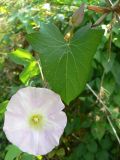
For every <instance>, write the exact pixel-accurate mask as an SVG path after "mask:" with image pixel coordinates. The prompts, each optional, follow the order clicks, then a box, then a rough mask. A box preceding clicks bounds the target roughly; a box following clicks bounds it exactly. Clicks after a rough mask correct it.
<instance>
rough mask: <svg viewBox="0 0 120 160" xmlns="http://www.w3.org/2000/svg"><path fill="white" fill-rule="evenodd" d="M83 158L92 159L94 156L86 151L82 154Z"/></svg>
mask: <svg viewBox="0 0 120 160" xmlns="http://www.w3.org/2000/svg"><path fill="white" fill-rule="evenodd" d="M84 159H85V160H94V159H95V157H94V154H93V153H91V152H88V153H86V154H85V155H84Z"/></svg>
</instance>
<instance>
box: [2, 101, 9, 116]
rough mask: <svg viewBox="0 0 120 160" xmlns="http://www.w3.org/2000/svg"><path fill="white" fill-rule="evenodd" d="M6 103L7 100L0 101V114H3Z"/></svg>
mask: <svg viewBox="0 0 120 160" xmlns="http://www.w3.org/2000/svg"><path fill="white" fill-rule="evenodd" d="M7 104H8V101H7V100H6V101H4V102H2V103H0V114H3V113H4V112H5V110H6V106H7Z"/></svg>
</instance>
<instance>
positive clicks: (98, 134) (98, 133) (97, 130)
mask: <svg viewBox="0 0 120 160" xmlns="http://www.w3.org/2000/svg"><path fill="white" fill-rule="evenodd" d="M105 126H106V123H105V122H104V121H97V122H95V123H94V124H93V125H92V127H91V133H92V135H93V137H94V138H96V139H99V140H101V139H102V137H103V136H104V134H105Z"/></svg>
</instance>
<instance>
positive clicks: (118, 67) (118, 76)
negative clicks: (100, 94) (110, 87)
mask: <svg viewBox="0 0 120 160" xmlns="http://www.w3.org/2000/svg"><path fill="white" fill-rule="evenodd" d="M112 74H113V76H114V78H115V81H116V83H118V85H120V64H119V62H117V61H116V62H115V63H114V65H113V68H112Z"/></svg>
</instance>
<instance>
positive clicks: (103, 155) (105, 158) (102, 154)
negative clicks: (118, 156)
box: [96, 150, 109, 160]
mask: <svg viewBox="0 0 120 160" xmlns="http://www.w3.org/2000/svg"><path fill="white" fill-rule="evenodd" d="M96 159H97V160H109V154H108V152H107V151H105V150H101V151H99V152H98V153H97V154H96Z"/></svg>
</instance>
